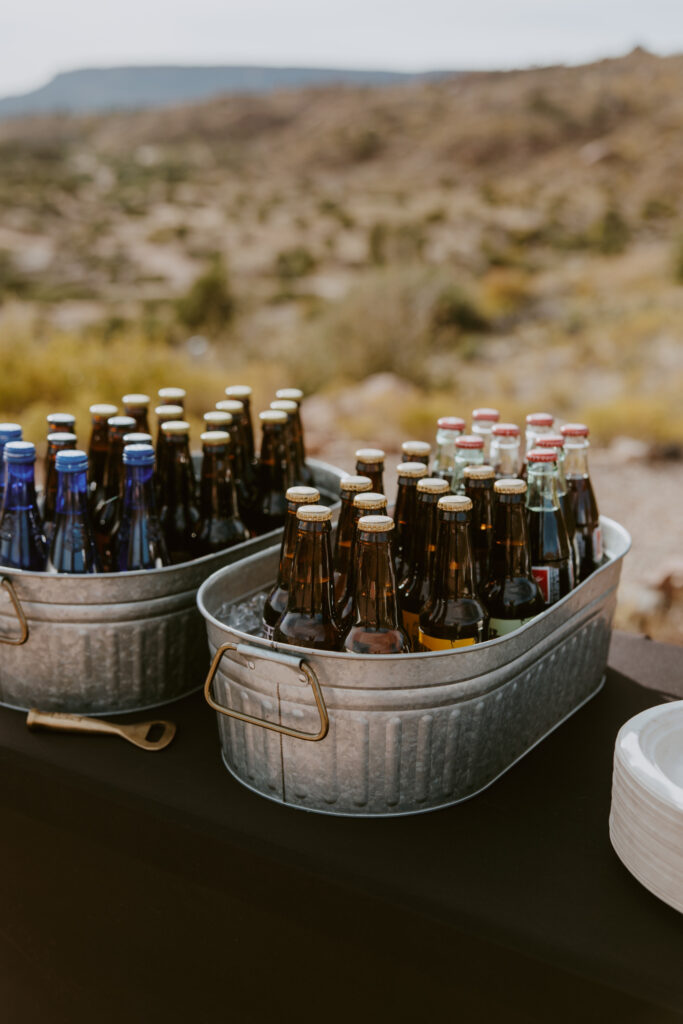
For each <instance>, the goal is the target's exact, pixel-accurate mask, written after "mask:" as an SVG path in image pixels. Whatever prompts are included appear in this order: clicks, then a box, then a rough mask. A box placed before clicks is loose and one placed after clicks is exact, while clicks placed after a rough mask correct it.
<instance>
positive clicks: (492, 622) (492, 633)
mask: <svg viewBox="0 0 683 1024" xmlns="http://www.w3.org/2000/svg"><path fill="white" fill-rule="evenodd" d="M532 618H533V615H531V616H529V618H528V619H489V640H495V638H496V637H497V636H507V634H508V633H514V631H515V630H516V629H519V627H520V626H523V625H524V624H525V623H527V622H531V620H532Z"/></svg>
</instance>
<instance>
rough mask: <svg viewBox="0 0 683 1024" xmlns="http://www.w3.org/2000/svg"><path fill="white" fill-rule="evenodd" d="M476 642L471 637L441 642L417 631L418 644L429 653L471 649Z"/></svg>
mask: <svg viewBox="0 0 683 1024" xmlns="http://www.w3.org/2000/svg"><path fill="white" fill-rule="evenodd" d="M476 642H477V641H476V640H475V639H474V637H473V636H468V637H466V638H465V639H463V640H443V639H442V638H441V637H437V636H427V634H426V633H423V632H422V630H421V629H420V630H419V637H418V643H419V644H420V646H421V647H426V648H427V649H428V650H430V651H450V650H452V649H453V648H455V647H471V646H472V644H476Z"/></svg>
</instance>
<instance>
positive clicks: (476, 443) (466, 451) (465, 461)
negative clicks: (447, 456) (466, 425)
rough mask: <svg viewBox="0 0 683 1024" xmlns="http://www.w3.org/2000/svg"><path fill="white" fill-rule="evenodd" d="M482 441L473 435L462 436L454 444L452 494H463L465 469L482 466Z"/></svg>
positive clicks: (483, 460)
mask: <svg viewBox="0 0 683 1024" xmlns="http://www.w3.org/2000/svg"><path fill="white" fill-rule="evenodd" d="M484 464H485V459H484V439H483V438H482V437H477V436H476V435H474V434H462V435H461V436H460V437H459V438H458V439H457V441H456V442H455V465H454V467H453V479H452V481H451V490H452V491H453V493H454V494H464V492H465V467H466V466H483V465H484Z"/></svg>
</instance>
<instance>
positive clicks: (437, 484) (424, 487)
mask: <svg viewBox="0 0 683 1024" xmlns="http://www.w3.org/2000/svg"><path fill="white" fill-rule="evenodd" d="M417 489H418V491H421V492H422V494H448V492H449V491H450V489H451V486H450V484H449V483H448V480H441V479H440V478H439V477H438V476H426V477H423V478H422V480H418V481H417Z"/></svg>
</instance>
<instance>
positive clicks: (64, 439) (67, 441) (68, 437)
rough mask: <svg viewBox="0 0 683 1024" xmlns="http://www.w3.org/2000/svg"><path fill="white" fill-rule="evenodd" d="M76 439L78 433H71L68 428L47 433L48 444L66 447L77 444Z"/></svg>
mask: <svg viewBox="0 0 683 1024" xmlns="http://www.w3.org/2000/svg"><path fill="white" fill-rule="evenodd" d="M76 441H77V438H76V435H75V434H71V433H70V432H69V431H68V430H55V432H54V433H53V434H48V435H47V443H48V444H58V445H60V446H62V447H64V448H66V446H67V445H75V444H76Z"/></svg>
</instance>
